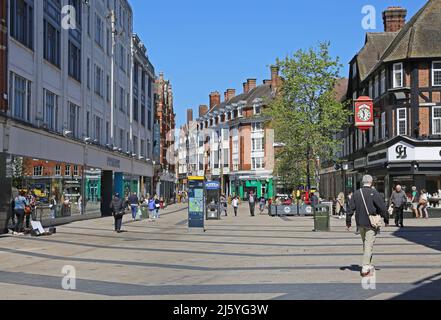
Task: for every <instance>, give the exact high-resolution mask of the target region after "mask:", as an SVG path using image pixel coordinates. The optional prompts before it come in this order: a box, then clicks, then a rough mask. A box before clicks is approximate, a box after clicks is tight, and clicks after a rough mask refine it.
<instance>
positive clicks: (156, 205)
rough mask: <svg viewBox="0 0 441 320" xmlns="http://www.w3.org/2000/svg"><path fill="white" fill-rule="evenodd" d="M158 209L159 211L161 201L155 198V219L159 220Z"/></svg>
mask: <svg viewBox="0 0 441 320" xmlns="http://www.w3.org/2000/svg"><path fill="white" fill-rule="evenodd" d="M159 209H161V201H160V200H159V198H158V196H155V219H159Z"/></svg>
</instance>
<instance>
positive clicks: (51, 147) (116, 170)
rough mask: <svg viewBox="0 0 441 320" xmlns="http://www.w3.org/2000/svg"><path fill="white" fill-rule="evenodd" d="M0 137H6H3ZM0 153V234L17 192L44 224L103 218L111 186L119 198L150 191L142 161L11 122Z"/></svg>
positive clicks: (146, 167) (149, 174)
mask: <svg viewBox="0 0 441 320" xmlns="http://www.w3.org/2000/svg"><path fill="white" fill-rule="evenodd" d="M0 129H1V128H0ZM6 131H7V132H8V136H3V135H2V132H6ZM0 148H3V150H6V151H7V152H4V153H2V155H1V157H0V160H1V161H0V180H1V181H2V188H3V189H4V190H2V191H3V192H2V199H1V204H0V208H1V212H0V233H1V232H4V231H5V230H6V228H7V225H6V224H7V222H8V220H9V219H8V217H9V216H10V215H11V212H10V211H11V210H10V203H11V200H12V199H13V198H14V197H15V196H16V195H17V194H18V193H19V192H20V191H23V192H25V193H26V195H27V196H28V197H29V198H34V199H35V201H36V205H37V206H36V210H35V213H36V215H35V216H36V218H37V219H42V220H45V219H52V218H55V219H56V218H61V217H72V216H81V215H92V214H93V215H98V216H99V215H101V216H109V215H110V214H111V212H110V210H109V206H110V202H111V200H112V195H113V194H114V193H115V191H118V192H119V189H117V186H121V189H122V190H121V192H120V193H121V194H123V193H122V191H123V190H124V186H125V187H126V188H127V189H128V190H130V191H132V190H133V192H137V193H138V194H140V195H144V194H143V190H146V188H144V186H149V187H150V188H151V177H152V176H153V167H152V164H150V163H148V162H146V161H140V160H137V159H134V158H131V157H127V156H124V155H121V154H118V153H115V152H112V151H110V150H108V149H107V148H103V147H100V146H96V145H89V144H86V143H82V142H81V141H77V140H72V139H68V138H65V137H62V136H55V135H53V134H50V133H47V132H43V131H41V130H38V129H35V128H30V127H27V126H24V125H21V124H16V123H14V122H11V123H10V124H8V128H7V130H6V129H5V128H3V130H0ZM149 178H150V182H149V180H148V179H149ZM124 181H125V182H124Z"/></svg>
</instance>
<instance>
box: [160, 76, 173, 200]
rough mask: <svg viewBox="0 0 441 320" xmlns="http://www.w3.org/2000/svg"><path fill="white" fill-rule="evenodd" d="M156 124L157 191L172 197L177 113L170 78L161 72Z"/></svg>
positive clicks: (167, 197)
mask: <svg viewBox="0 0 441 320" xmlns="http://www.w3.org/2000/svg"><path fill="white" fill-rule="evenodd" d="M155 106H156V111H155V126H156V131H157V134H159V137H155V150H156V154H155V157H156V159H155V160H156V161H157V162H158V163H157V168H156V170H155V171H156V172H155V185H156V193H157V194H158V195H160V196H162V197H164V198H165V199H171V198H172V194H173V192H174V191H175V164H174V158H175V155H174V135H175V126H176V120H175V117H176V115H175V113H174V109H173V90H172V85H171V83H170V81H169V80H166V79H165V78H164V74H163V73H162V72H161V73H160V74H159V78H158V79H157V80H156V95H155Z"/></svg>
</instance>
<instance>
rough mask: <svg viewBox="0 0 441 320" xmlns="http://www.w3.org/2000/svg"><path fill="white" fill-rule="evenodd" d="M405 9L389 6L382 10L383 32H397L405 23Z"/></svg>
mask: <svg viewBox="0 0 441 320" xmlns="http://www.w3.org/2000/svg"><path fill="white" fill-rule="evenodd" d="M406 16H407V10H406V9H404V8H402V7H389V8H387V9H386V10H385V11H384V12H383V22H384V32H398V31H400V30H401V29H403V27H404V25H405V24H406Z"/></svg>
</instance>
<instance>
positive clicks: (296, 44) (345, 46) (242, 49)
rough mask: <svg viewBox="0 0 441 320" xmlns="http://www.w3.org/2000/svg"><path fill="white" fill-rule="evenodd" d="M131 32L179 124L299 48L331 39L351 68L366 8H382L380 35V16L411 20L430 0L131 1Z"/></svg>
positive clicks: (337, 53) (266, 75) (264, 76)
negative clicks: (161, 77) (402, 12)
mask: <svg viewBox="0 0 441 320" xmlns="http://www.w3.org/2000/svg"><path fill="white" fill-rule="evenodd" d="M130 3H131V5H132V7H133V11H134V30H135V32H136V33H138V34H139V35H140V37H141V39H142V40H143V42H144V43H145V44H146V46H147V50H148V54H149V57H150V60H151V61H152V63H153V64H154V66H155V68H156V72H157V74H159V72H160V71H163V72H164V74H165V77H166V78H168V79H170V80H171V81H172V85H173V92H174V98H175V100H174V102H175V112H176V114H177V125H178V126H180V125H182V124H184V123H185V121H186V112H185V110H186V109H187V108H193V109H194V110H195V112H194V114H195V117H197V112H198V111H197V110H198V106H199V105H200V104H208V95H209V93H210V92H211V91H216V90H217V91H219V92H220V93H221V95H222V97H223V92H224V91H225V90H226V89H227V88H236V90H238V92H239V93H240V92H242V83H243V82H244V81H245V80H246V79H247V78H257V79H258V82H259V83H261V82H262V80H263V79H267V78H269V77H270V74H269V68H268V66H269V65H271V64H272V63H274V62H275V60H276V58H277V57H279V58H284V57H286V56H287V55H289V54H291V53H293V52H295V51H296V50H297V49H300V48H309V47H311V46H315V45H317V43H318V42H319V41H330V42H331V46H332V50H331V53H332V54H333V55H334V56H339V57H340V59H341V62H342V63H343V64H344V69H343V71H342V72H343V75H344V76H346V75H347V64H348V62H349V60H350V59H351V58H352V57H353V56H354V55H355V53H356V52H357V51H358V50H359V49H360V48H361V47H362V45H363V41H364V34H365V33H366V31H365V30H364V29H363V28H362V26H361V21H362V19H363V17H364V15H363V14H362V13H361V10H362V8H363V6H365V5H373V6H374V7H375V8H376V11H377V19H376V21H377V31H383V22H382V11H383V10H384V9H385V8H387V7H388V6H396V5H398V6H403V7H405V8H407V9H408V11H409V13H408V19H409V18H410V16H412V15H414V14H415V13H416V12H417V11H418V10H419V8H421V7H422V6H423V5H424V4H425V3H426V0H337V1H325V0H308V1H304V0H271V1H270V0H266V1H263V0H236V1H234V0H222V1H220V0H187V1H182V0H168V1H151V0H130Z"/></svg>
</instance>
